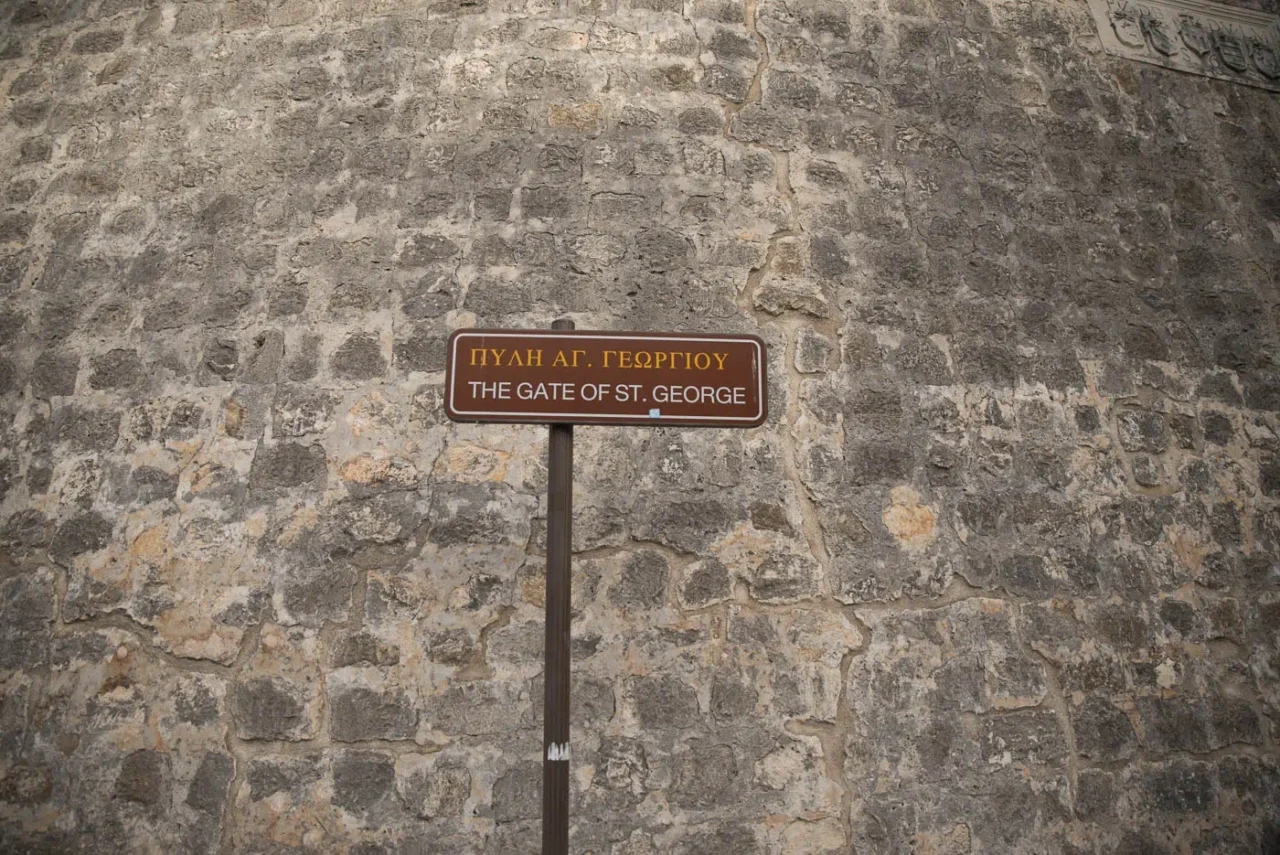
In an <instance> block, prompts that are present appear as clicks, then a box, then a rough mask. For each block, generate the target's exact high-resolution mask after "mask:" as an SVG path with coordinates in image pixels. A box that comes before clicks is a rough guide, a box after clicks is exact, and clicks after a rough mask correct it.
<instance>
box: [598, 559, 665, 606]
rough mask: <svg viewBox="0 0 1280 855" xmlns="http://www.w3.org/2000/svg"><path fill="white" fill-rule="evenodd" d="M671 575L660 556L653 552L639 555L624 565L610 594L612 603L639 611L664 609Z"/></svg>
mask: <svg viewBox="0 0 1280 855" xmlns="http://www.w3.org/2000/svg"><path fill="white" fill-rule="evenodd" d="M668 572H669V567H668V565H667V560H666V559H665V558H663V557H662V554H661V553H658V552H653V551H650V550H646V551H643V552H638V553H636V554H635V555H633V556H632V557H631V558H629V559H628V560H627V562H626V563H625V564H624V565H623V567H622V574H621V577H620V578H619V579H618V583H617V584H616V585H614V587H613V588H612V589H611V590H610V592H609V599H610V602H612V603H613V604H614V605H617V606H623V607H627V606H638V607H640V608H656V607H658V606H660V605H662V600H663V595H664V593H665V591H666V586H667V575H668Z"/></svg>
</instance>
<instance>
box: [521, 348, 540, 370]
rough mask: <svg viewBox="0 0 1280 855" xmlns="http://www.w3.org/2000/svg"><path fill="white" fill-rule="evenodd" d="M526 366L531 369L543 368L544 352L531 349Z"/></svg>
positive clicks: (526, 357) (525, 361) (525, 359)
mask: <svg viewBox="0 0 1280 855" xmlns="http://www.w3.org/2000/svg"><path fill="white" fill-rule="evenodd" d="M524 364H525V365H528V366H529V367H530V368H541V367H542V351H541V350H533V349H530V350H529V351H528V353H527V354H526V355H525V358H524Z"/></svg>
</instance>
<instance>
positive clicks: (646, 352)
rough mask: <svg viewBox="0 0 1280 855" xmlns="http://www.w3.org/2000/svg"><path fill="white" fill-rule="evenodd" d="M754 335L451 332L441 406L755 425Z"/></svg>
mask: <svg viewBox="0 0 1280 855" xmlns="http://www.w3.org/2000/svg"><path fill="white" fill-rule="evenodd" d="M765 356H766V350H765V344H764V342H763V341H762V340H761V339H760V338H759V337H758V336H753V335H721V334H713V333H631V332H624V333H618V332H590V331H587V330H549V331H545V332H544V331H516V330H458V331H457V332H455V333H454V334H453V335H452V336H450V337H449V360H448V363H447V366H446V372H445V412H446V413H447V414H448V416H449V418H451V419H453V420H454V421H459V422H513V423H524V424H548V423H570V424H610V425H663V424H666V425H682V426H685V427H756V426H757V425H760V424H763V423H764V420H765V418H766V417H767V416H768V409H769V408H768V400H767V390H766V381H765V362H766V359H765Z"/></svg>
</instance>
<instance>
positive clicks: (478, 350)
mask: <svg viewBox="0 0 1280 855" xmlns="http://www.w3.org/2000/svg"><path fill="white" fill-rule="evenodd" d="M477 353H478V354H480V365H486V364H488V363H486V362H485V358H484V357H485V352H484V348H483V347H473V348H471V364H472V365H475V364H476V354H477Z"/></svg>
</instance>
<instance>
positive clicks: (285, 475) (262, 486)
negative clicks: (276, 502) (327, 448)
mask: <svg viewBox="0 0 1280 855" xmlns="http://www.w3.org/2000/svg"><path fill="white" fill-rule="evenodd" d="M327 475H328V466H327V465H326V463H325V454H324V449H323V448H322V447H320V446H319V445H302V444H300V443H296V442H281V443H276V444H275V445H259V446H258V453H257V454H256V455H254V458H253V466H252V468H251V469H250V470H249V486H250V487H251V488H253V489H254V490H262V491H271V490H291V489H295V488H298V487H308V486H310V487H320V486H323V484H324V481H325V478H326V476H327Z"/></svg>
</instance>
